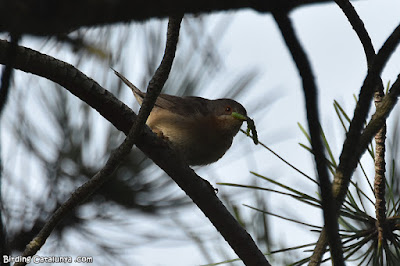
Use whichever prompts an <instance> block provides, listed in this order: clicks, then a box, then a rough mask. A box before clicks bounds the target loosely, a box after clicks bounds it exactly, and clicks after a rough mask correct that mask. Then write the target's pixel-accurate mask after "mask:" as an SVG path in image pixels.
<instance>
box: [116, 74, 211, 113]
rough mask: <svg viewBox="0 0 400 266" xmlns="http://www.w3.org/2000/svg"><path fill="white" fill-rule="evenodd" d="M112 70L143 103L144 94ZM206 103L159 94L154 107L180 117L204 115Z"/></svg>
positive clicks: (196, 98) (205, 101)
mask: <svg viewBox="0 0 400 266" xmlns="http://www.w3.org/2000/svg"><path fill="white" fill-rule="evenodd" d="M113 70H114V73H115V75H117V76H118V77H119V78H120V79H121V80H122V81H123V82H124V83H125V84H126V85H127V86H128V87H129V88H130V89H131V90H132V92H133V94H134V95H135V98H136V100H137V101H138V102H139V104H140V105H141V104H142V102H143V98H144V97H145V96H146V93H144V92H142V91H141V90H139V89H138V88H137V87H136V86H135V85H133V84H132V83H131V82H130V81H129V80H128V79H127V78H125V77H124V76H123V75H122V74H120V73H119V72H118V71H116V70H115V69H113ZM208 102H209V100H207V99H204V98H201V97H193V96H188V97H183V98H182V97H178V96H173V95H168V94H160V95H159V96H158V98H157V100H156V104H155V106H156V107H158V108H162V109H167V110H170V111H172V112H174V113H176V114H179V115H182V116H187V115H196V114H202V115H206V114H207V103H208Z"/></svg>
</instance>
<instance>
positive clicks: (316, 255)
mask: <svg viewBox="0 0 400 266" xmlns="http://www.w3.org/2000/svg"><path fill="white" fill-rule="evenodd" d="M335 2H336V4H337V5H338V6H339V7H340V8H341V9H342V11H343V13H344V14H345V15H346V17H347V19H348V20H349V22H350V24H351V26H352V27H353V29H354V31H355V32H356V34H357V36H358V38H359V39H360V42H361V44H362V46H363V49H364V53H365V57H366V59H367V65H368V69H369V68H370V67H371V66H372V62H373V60H374V58H375V55H376V54H375V50H374V47H373V45H372V41H371V38H370V37H369V34H368V32H367V30H366V29H365V27H364V23H363V21H362V20H361V19H360V17H359V16H358V14H357V12H356V11H355V9H354V7H353V5H352V4H351V3H350V2H349V1H348V0H335ZM376 88H377V91H381V92H382V93H383V85H382V81H381V80H380V82H379V83H378V85H377V87H376ZM361 93H362V92H360V98H361ZM369 102H370V100H369V101H368V102H367V103H364V102H360V101H359V102H358V104H360V105H361V106H363V105H369ZM367 108H369V107H367ZM361 109H362V108H361ZM354 118H356V116H354ZM353 120H354V119H353ZM363 121H365V118H364V120H361V119H360V120H357V119H356V120H355V122H353V121H352V122H351V123H354V124H353V127H352V129H353V132H355V133H353V132H352V133H351V134H348V136H353V140H352V141H357V140H358V138H359V137H360V135H361V131H360V130H359V128H361V127H362V126H363ZM355 124H357V125H355ZM356 130H357V132H356ZM352 143H353V144H354V145H356V143H357V142H352ZM347 147H348V146H347ZM346 152H347V150H345V146H343V150H342V154H343V153H346ZM341 156H342V155H341ZM339 176H340V175H335V177H334V181H333V182H334V183H342V182H341V181H339V180H337V178H338V177H339ZM335 179H336V180H335ZM349 182H350V181H349ZM342 184H344V185H346V191H347V186H348V183H347V184H346V182H343V183H342ZM326 246H327V235H326V231H325V228H324V229H323V230H322V232H321V235H320V237H319V239H318V241H317V244H316V248H315V249H314V252H313V254H312V256H311V259H310V265H319V264H320V263H321V260H322V256H323V254H324V253H325V249H326Z"/></svg>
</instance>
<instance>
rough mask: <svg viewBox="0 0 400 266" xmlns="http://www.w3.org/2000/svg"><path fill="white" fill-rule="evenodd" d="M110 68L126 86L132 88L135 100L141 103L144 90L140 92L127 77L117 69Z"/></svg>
mask: <svg viewBox="0 0 400 266" xmlns="http://www.w3.org/2000/svg"><path fill="white" fill-rule="evenodd" d="M111 69H112V70H114V73H115V75H117V76H118V77H119V78H120V79H121V80H122V81H123V82H124V83H125V84H126V86H128V87H129V88H130V89H131V90H132V92H133V95H135V98H136V100H137V101H138V102H139V104H140V105H141V104H142V102H143V98H144V96H145V95H146V94H145V93H144V92H142V91H141V90H139V89H138V88H137V87H136V86H135V85H133V84H132V83H131V82H130V81H129V80H128V79H127V78H125V77H124V76H123V75H122V74H121V73H119V72H118V71H117V70H115V69H114V68H111Z"/></svg>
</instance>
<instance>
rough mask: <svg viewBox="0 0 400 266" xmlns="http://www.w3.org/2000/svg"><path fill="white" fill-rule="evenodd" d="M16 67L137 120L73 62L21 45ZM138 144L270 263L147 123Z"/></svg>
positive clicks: (237, 244)
mask: <svg viewBox="0 0 400 266" xmlns="http://www.w3.org/2000/svg"><path fill="white" fill-rule="evenodd" d="M9 45H10V44H9V43H8V42H6V41H0V63H3V64H4V62H5V58H6V56H7V55H6V51H7V48H8V47H9ZM13 67H14V68H16V69H20V70H22V71H25V72H28V73H32V74H35V75H38V76H42V77H45V78H47V79H49V80H52V81H54V82H56V83H58V84H59V85H61V86H63V87H64V88H66V89H67V90H68V91H70V92H71V93H72V94H74V95H75V96H77V97H78V98H80V99H81V100H83V101H84V102H86V103H87V104H89V105H90V106H91V107H93V108H94V109H95V110H97V111H98V112H99V113H100V114H101V115H102V116H103V117H105V118H106V119H107V120H108V121H110V122H111V123H112V124H113V125H114V126H115V127H116V128H117V129H119V130H121V131H123V132H124V133H125V134H127V133H128V132H129V130H130V128H131V127H132V124H133V122H134V121H135V120H136V115H135V114H134V113H133V112H132V110H131V109H130V108H129V107H127V106H126V105H125V104H123V103H122V102H121V101H119V100H118V99H116V98H115V97H114V95H112V94H111V93H110V92H108V91H107V90H105V89H104V88H102V87H101V86H100V85H99V84H97V83H96V82H95V81H93V80H92V79H90V78H88V77H87V76H85V75H84V74H83V73H82V72H80V71H79V70H77V69H76V68H74V67H73V66H72V65H70V64H67V63H65V62H62V61H60V60H57V59H55V58H53V57H50V56H47V55H44V54H41V53H39V52H37V51H34V50H31V49H28V48H23V47H18V48H17V54H16V59H15V62H14V65H13ZM135 144H136V146H137V147H138V148H139V149H141V150H142V151H143V152H144V153H145V154H146V155H147V156H148V157H149V158H150V159H152V160H153V161H154V162H155V163H156V164H157V165H158V166H159V167H160V168H161V169H163V170H164V171H165V172H166V173H167V174H168V175H169V176H170V177H171V178H172V179H173V180H174V181H175V182H176V183H177V184H178V185H179V187H181V188H182V189H183V190H184V191H185V192H186V194H187V195H188V196H189V197H190V198H191V199H192V200H193V202H194V203H195V204H196V205H197V206H198V207H199V208H200V209H201V210H202V211H203V213H204V214H205V215H206V216H207V217H208V219H209V220H210V221H211V222H212V224H213V225H214V226H215V227H216V229H217V230H218V231H219V232H220V233H221V235H222V236H223V237H224V238H225V240H226V241H227V242H228V243H229V245H230V246H231V247H232V248H233V250H234V251H235V252H236V254H237V255H238V256H239V257H240V258H241V259H242V260H243V262H244V263H245V264H246V265H270V264H269V263H268V261H267V260H266V259H265V256H264V255H263V254H262V253H261V252H260V251H259V250H258V248H257V246H256V245H255V243H254V241H253V239H252V238H251V237H250V235H249V234H248V233H247V232H246V231H245V230H244V229H243V228H242V227H241V226H240V225H239V223H238V222H237V221H236V220H235V218H234V217H233V216H232V215H231V214H230V213H229V212H228V210H227V209H226V208H225V206H224V205H223V204H222V202H221V201H220V200H219V199H218V197H217V196H216V195H215V193H214V191H212V190H210V188H209V186H208V185H207V184H206V183H205V182H204V180H203V179H202V178H200V177H199V176H198V175H196V173H195V172H194V171H193V170H192V169H191V168H190V167H189V166H188V165H187V164H186V163H185V162H184V160H183V159H182V158H181V157H180V156H178V155H177V154H176V153H175V152H174V151H173V150H172V149H171V148H170V147H169V146H168V145H165V142H163V141H160V139H159V138H157V137H156V136H155V135H154V134H153V133H152V132H151V131H150V129H149V128H147V127H145V128H144V130H143V132H142V133H141V134H140V135H139V136H138V139H137V142H136V143H135Z"/></svg>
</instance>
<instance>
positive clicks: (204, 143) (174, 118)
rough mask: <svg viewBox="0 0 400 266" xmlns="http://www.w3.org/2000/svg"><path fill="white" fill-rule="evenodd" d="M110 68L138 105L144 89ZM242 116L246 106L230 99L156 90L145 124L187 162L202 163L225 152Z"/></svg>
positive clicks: (190, 163) (243, 118)
mask: <svg viewBox="0 0 400 266" xmlns="http://www.w3.org/2000/svg"><path fill="white" fill-rule="evenodd" d="M114 72H115V74H116V75H117V76H118V77H119V78H120V79H121V80H122V81H123V82H124V83H125V84H126V85H127V86H128V87H129V88H131V89H132V91H133V93H134V95H135V98H136V100H137V101H138V102H139V104H140V105H141V104H142V102H143V98H144V97H145V96H146V93H144V92H142V91H140V90H139V89H138V88H136V86H135V85H133V84H132V83H131V82H129V81H128V80H127V79H126V78H125V77H124V76H122V75H121V74H120V73H118V72H117V71H115V70H114ZM245 120H247V121H249V118H248V117H247V112H246V109H245V108H244V107H243V106H242V105H241V104H240V103H238V102H236V101H234V100H231V99H217V100H208V99H204V98H201V97H193V96H188V97H178V96H173V95H168V94H160V95H159V96H158V98H157V100H156V103H155V105H154V107H153V110H152V111H151V113H150V115H149V117H148V118H147V121H146V124H147V125H148V126H149V127H150V129H151V130H152V131H153V132H154V133H156V134H157V135H158V136H159V137H162V138H164V139H166V140H167V141H168V142H169V143H170V145H171V146H172V148H173V149H175V150H177V151H178V152H180V153H181V154H182V155H183V157H184V159H185V160H186V162H187V163H188V164H189V165H206V164H210V163H213V162H216V161H218V160H219V159H220V158H221V157H222V156H223V155H224V154H225V152H226V151H227V150H228V149H229V148H230V147H231V145H232V141H233V137H234V136H235V135H236V134H237V133H238V131H239V129H240V127H241V125H242V124H243V121H245ZM251 121H252V120H251Z"/></svg>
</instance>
